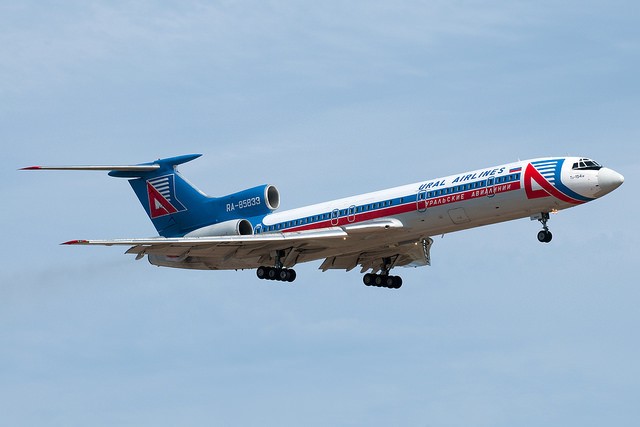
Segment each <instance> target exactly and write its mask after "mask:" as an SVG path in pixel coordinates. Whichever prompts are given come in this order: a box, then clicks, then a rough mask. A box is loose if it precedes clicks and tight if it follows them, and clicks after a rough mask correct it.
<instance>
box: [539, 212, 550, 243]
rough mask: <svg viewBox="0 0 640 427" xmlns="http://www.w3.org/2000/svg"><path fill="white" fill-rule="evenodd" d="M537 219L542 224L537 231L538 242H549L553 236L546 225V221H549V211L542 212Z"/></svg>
mask: <svg viewBox="0 0 640 427" xmlns="http://www.w3.org/2000/svg"><path fill="white" fill-rule="evenodd" d="M538 221H540V223H541V224H542V230H540V231H539V232H538V241H539V242H540V243H549V242H550V241H551V239H552V238H553V235H552V234H551V232H550V231H549V227H548V226H547V221H549V212H542V213H541V214H540V218H538Z"/></svg>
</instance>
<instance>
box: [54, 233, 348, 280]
mask: <svg viewBox="0 0 640 427" xmlns="http://www.w3.org/2000/svg"><path fill="white" fill-rule="evenodd" d="M347 238H348V234H347V233H346V232H345V231H344V230H343V229H341V228H339V227H333V228H325V229H322V230H310V231H300V232H292V233H270V234H256V235H248V236H217V237H192V238H185V237H177V238H165V237H154V238H149V239H114V240H71V241H68V242H65V243H63V244H65V245H100V246H130V248H129V249H128V250H127V251H126V253H128V254H136V259H141V258H143V257H144V256H145V255H147V256H148V257H149V261H150V262H151V263H152V264H155V265H161V266H166V267H176V268H190V269H200V270H222V269H224V270H234V269H244V268H257V267H259V266H261V265H270V264H273V263H274V262H275V259H276V256H278V257H280V260H281V262H282V263H283V265H284V266H286V267H291V266H293V265H295V264H297V263H298V262H304V261H310V260H313V259H320V258H322V257H324V256H326V253H327V251H329V252H331V251H332V250H334V249H335V248H336V247H339V246H340V245H341V244H342V245H344V242H345V241H346V239H347ZM318 254H325V255H318Z"/></svg>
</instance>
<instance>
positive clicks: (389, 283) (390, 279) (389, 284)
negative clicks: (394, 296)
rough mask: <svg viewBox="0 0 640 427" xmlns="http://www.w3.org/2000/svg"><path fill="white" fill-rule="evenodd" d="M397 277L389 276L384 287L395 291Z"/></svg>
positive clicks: (385, 279)
mask: <svg viewBox="0 0 640 427" xmlns="http://www.w3.org/2000/svg"><path fill="white" fill-rule="evenodd" d="M394 279H395V276H387V277H385V278H384V287H385V288H389V289H393V284H394Z"/></svg>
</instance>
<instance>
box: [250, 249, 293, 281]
mask: <svg viewBox="0 0 640 427" xmlns="http://www.w3.org/2000/svg"><path fill="white" fill-rule="evenodd" d="M284 256H285V253H284V251H278V252H276V266H275V267H262V266H261V267H258V269H257V270H256V276H258V279H263V280H277V281H279V282H293V281H294V280H296V271H295V270H294V269H291V268H284V266H283V264H282V261H281V258H282V257H284Z"/></svg>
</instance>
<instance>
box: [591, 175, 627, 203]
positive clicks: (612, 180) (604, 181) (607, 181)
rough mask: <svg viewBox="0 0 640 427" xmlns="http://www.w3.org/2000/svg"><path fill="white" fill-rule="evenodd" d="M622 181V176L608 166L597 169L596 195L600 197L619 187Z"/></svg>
mask: <svg viewBox="0 0 640 427" xmlns="http://www.w3.org/2000/svg"><path fill="white" fill-rule="evenodd" d="M623 182H624V176H622V175H620V174H619V173H618V172H616V171H614V170H613V169H609V168H602V169H600V170H599V171H598V191H597V192H596V197H602V196H604V195H605V194H608V193H611V192H612V191H613V190H615V189H616V188H618V187H620V186H621V185H622V183H623Z"/></svg>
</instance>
